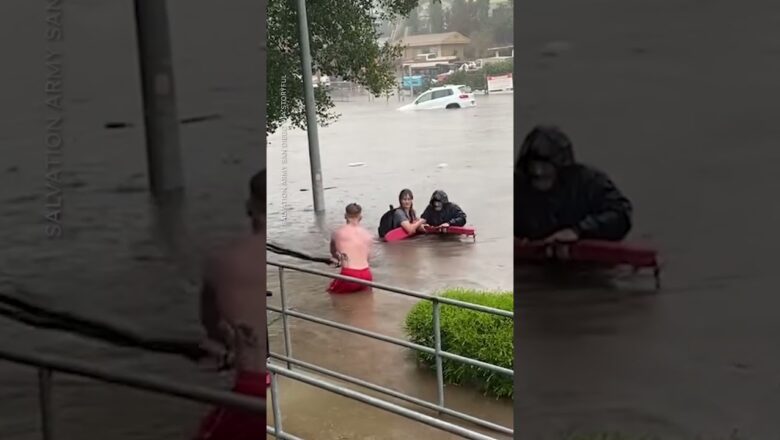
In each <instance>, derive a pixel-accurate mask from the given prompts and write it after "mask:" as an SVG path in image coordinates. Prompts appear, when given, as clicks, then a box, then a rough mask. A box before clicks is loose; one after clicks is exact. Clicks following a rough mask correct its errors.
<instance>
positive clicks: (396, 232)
mask: <svg viewBox="0 0 780 440" xmlns="http://www.w3.org/2000/svg"><path fill="white" fill-rule="evenodd" d="M424 233H425V234H434V235H444V234H448V235H465V236H467V237H473V238H474V241H476V240H477V231H476V229H474V227H472V226H447V227H446V228H442V227H437V228H433V227H428V228H426V229H425V232H424ZM415 235H419V234H415ZM412 236H413V235H410V234H409V233H408V232H406V231H405V230H404V228H401V227H398V228H395V229H393V230H391V231H389V232H388V233H387V234H385V238H384V240H385V241H398V240H403V239H406V238H409V237H412Z"/></svg>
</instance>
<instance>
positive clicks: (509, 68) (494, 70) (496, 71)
mask: <svg viewBox="0 0 780 440" xmlns="http://www.w3.org/2000/svg"><path fill="white" fill-rule="evenodd" d="M513 71H514V61H512V60H508V61H499V62H497V63H488V64H486V65H485V68H484V72H483V74H487V75H503V74H505V73H512V72H513Z"/></svg>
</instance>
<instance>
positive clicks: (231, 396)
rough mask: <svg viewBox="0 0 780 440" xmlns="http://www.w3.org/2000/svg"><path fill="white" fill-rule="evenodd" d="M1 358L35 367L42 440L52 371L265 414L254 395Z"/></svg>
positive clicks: (49, 438)
mask: <svg viewBox="0 0 780 440" xmlns="http://www.w3.org/2000/svg"><path fill="white" fill-rule="evenodd" d="M0 360H5V361H8V362H12V363H15V364H20V365H25V366H28V367H33V368H36V369H37V370H38V403H39V405H40V412H41V431H42V438H43V440H53V439H54V438H55V437H54V407H53V406H52V388H53V379H54V378H53V376H54V373H55V372H57V373H63V374H68V375H71V376H78V377H84V378H88V379H93V380H96V381H99V382H104V383H112V384H117V385H122V386H126V387H129V388H134V389H141V390H145V391H149V392H152V393H155V394H161V395H166V396H172V397H178V398H182V399H186V400H190V401H194V402H200V403H206V404H211V405H220V406H226V407H230V408H236V409H243V410H247V411H252V412H255V413H257V414H258V415H259V414H263V417H265V411H266V405H265V400H263V399H260V398H257V397H249V396H243V395H240V394H236V393H233V392H228V391H220V390H214V389H211V388H206V387H201V386H197V385H181V384H176V383H174V382H172V381H171V380H170V379H163V378H159V377H153V376H147V375H139V374H131V373H125V372H118V371H112V370H108V369H104V368H100V367H95V366H94V365H90V364H87V363H84V362H78V361H72V360H69V359H63V358H58V357H51V356H44V355H38V354H32V353H18V352H12V351H7V350H0Z"/></svg>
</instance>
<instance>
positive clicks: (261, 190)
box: [249, 170, 266, 214]
mask: <svg viewBox="0 0 780 440" xmlns="http://www.w3.org/2000/svg"><path fill="white" fill-rule="evenodd" d="M265 177H266V176H265V170H262V171H258V172H257V173H256V174H255V175H254V176H252V179H251V180H250V181H249V193H250V196H251V198H252V202H253V203H254V204H255V205H256V206H257V207H258V208H260V212H261V213H263V214H265V198H266V195H265V188H266V180H265Z"/></svg>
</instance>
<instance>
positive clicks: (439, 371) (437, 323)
mask: <svg viewBox="0 0 780 440" xmlns="http://www.w3.org/2000/svg"><path fill="white" fill-rule="evenodd" d="M433 333H434V338H435V342H434V347H433V348H434V350H436V390H437V391H438V398H439V406H440V407H444V369H443V367H442V361H441V303H440V302H439V301H438V300H437V299H433Z"/></svg>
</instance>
